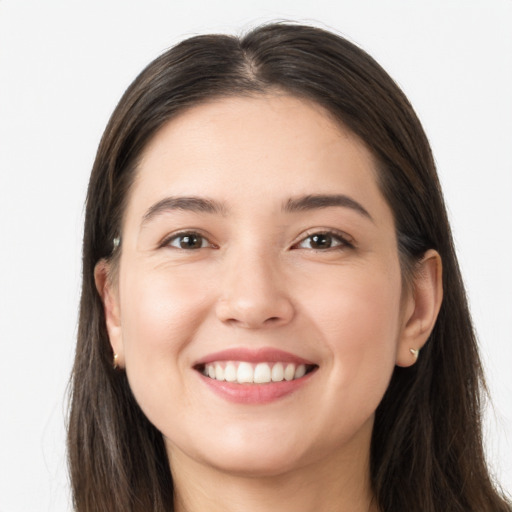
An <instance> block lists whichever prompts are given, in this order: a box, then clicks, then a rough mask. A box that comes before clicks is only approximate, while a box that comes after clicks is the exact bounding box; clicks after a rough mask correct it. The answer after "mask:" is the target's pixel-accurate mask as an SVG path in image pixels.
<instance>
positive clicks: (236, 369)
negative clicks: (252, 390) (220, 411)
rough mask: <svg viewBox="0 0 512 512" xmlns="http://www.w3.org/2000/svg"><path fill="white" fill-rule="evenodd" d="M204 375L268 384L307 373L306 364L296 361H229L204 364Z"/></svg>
mask: <svg viewBox="0 0 512 512" xmlns="http://www.w3.org/2000/svg"><path fill="white" fill-rule="evenodd" d="M202 373H203V375H205V376H207V377H210V379H215V380H219V381H227V382H238V383H239V384H253V383H254V384H267V383H269V382H282V381H283V380H286V381H291V380H294V379H300V378H302V377H304V375H306V373H307V368H306V365H305V364H299V365H296V364H294V363H258V364H256V365H254V364H251V363H248V362H245V361H240V362H238V361H228V362H226V363H224V362H215V363H208V364H205V365H204V368H203V370H202Z"/></svg>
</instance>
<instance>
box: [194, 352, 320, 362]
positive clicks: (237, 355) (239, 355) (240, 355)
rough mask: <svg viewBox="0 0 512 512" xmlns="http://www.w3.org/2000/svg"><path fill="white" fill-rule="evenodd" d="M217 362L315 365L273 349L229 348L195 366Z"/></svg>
mask: <svg viewBox="0 0 512 512" xmlns="http://www.w3.org/2000/svg"><path fill="white" fill-rule="evenodd" d="M215 361H246V362H248V363H295V364H305V365H313V364H315V363H313V362H311V361H308V360H307V359H304V358H302V357H299V356H296V355H295V354H292V353H290V352H285V351H284V350H279V349H276V348H271V347H264V348H257V349H256V348H247V347H238V348H229V349H226V350H221V351H219V352H213V353H211V354H208V355H206V356H205V357H202V358H201V359H199V360H198V361H196V362H195V363H194V366H200V365H205V364H208V363H213V362H215Z"/></svg>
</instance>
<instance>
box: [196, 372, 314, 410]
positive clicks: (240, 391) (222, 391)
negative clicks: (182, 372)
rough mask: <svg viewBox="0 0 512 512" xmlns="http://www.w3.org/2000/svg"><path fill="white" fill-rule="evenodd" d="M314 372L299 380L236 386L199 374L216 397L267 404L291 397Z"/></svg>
mask: <svg viewBox="0 0 512 512" xmlns="http://www.w3.org/2000/svg"><path fill="white" fill-rule="evenodd" d="M314 373H315V371H313V372H311V373H308V374H306V375H304V377H301V378H300V379H296V380H290V381H286V380H284V381H281V382H269V383H267V384H238V383H237V382H226V381H221V380H215V379H211V378H209V377H205V376H204V375H201V374H199V376H200V378H201V379H202V381H203V382H204V383H205V384H206V385H207V386H208V387H209V388H210V389H211V390H212V391H213V392H214V393H216V394H217V395H219V396H221V397H222V398H224V399H225V400H228V401H229V402H234V403H238V404H267V403H270V402H274V401H276V400H279V399H280V398H284V397H285V396H288V395H291V394H292V393H294V392H295V391H297V390H299V389H300V388H301V387H302V386H304V384H306V383H307V382H308V381H309V380H310V378H311V377H312V375H313V374H314Z"/></svg>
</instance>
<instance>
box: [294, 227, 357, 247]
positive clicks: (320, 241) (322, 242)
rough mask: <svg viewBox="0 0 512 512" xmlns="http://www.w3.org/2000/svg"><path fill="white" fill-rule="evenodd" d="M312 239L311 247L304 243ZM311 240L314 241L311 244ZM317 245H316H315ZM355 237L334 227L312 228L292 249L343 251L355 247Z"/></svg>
mask: <svg viewBox="0 0 512 512" xmlns="http://www.w3.org/2000/svg"><path fill="white" fill-rule="evenodd" d="M308 240H310V247H305V246H304V245H303V244H305V243H307V241H308ZM311 242H313V243H312V244H311ZM314 245H316V247H315V246H314ZM354 248H355V244H354V239H353V238H352V237H351V236H349V235H348V234H347V233H343V232H341V231H338V230H333V229H311V230H308V231H307V232H306V233H304V234H302V235H301V236H300V237H299V238H298V240H296V241H295V242H294V243H293V244H292V246H291V247H290V249H292V250H296V249H305V250H311V251H315V252H327V251H335V250H339V251H343V250H346V249H354Z"/></svg>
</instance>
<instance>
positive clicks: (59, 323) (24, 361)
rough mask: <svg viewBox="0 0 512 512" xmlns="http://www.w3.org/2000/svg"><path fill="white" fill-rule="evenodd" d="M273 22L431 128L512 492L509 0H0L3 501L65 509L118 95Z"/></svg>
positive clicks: (494, 440) (6, 511) (499, 461)
mask: <svg viewBox="0 0 512 512" xmlns="http://www.w3.org/2000/svg"><path fill="white" fill-rule="evenodd" d="M273 19H293V20H301V21H305V22H313V23H316V24H319V25H320V26H324V27H328V28H329V27H331V28H333V29H335V30H337V31H339V32H341V33H343V34H345V35H346V36H348V37H349V38H350V39H351V40H353V41H355V42H356V43H358V44H360V45H361V46H362V47H363V48H365V49H366V50H367V51H369V52H370V53H371V54H372V55H373V56H374V57H376V58H377V60H378V61H379V62H380V63H381V64H382V65H383V66H384V67H385V68H386V69H387V70H388V71H389V72H390V74H391V75H392V76H393V77H394V78H395V79H396V80H397V82H398V83H399V84H400V85H401V86H402V87H403V89H404V90H405V92H406V94H407V95H408V96H409V98H410V100H411V101H412V103H413V105H414V106H415V108H416V109H417V112H418V114H419V116H420V118H421V119H422V121H423V123H424V126H425V129H426V131H427V134H428V135H429V138H430V140H431V143H432V146H433V149H434V153H435V156H436V160H437V163H438V167H439V173H440V176H441V180H442V183H443V185H444V190H445V194H446V200H447V203H448V207H449V211H450V216H451V220H452V224H453V229H454V234H455V239H456V242H457V248H458V251H459V256H460V262H461V265H462V269H463V273H464V276H465V279H466V284H467V288H468V293H469V298H470V302H471V308H472V311H473V315H474V320H475V323H476V326H477V330H478V333H479V337H480V340H481V348H482V354H483V359H484V362H485V365H486V369H487V375H488V379H489V385H490V389H491V393H492V396H493V400H494V409H493V410H491V411H490V412H489V413H488V416H487V420H486V442H487V445H488V454H489V459H490V461H491V464H492V467H493V469H494V471H495V473H496V475H497V476H498V477H499V478H500V479H501V481H502V483H503V484H504V486H505V488H507V489H508V490H509V491H511V490H512V400H511V395H512V263H511V261H512V1H511V0H473V1H471V0H457V1H455V0H430V1H429V2H425V1H423V0H421V1H419V0H418V1H411V0H408V1H406V0H403V1H400V0H380V1H373V2H372V1H369V0H346V1H343V0H337V1H334V0H331V1H325V0H314V1H312V2H306V1H299V0H258V1H241V0H239V1H232V0H218V1H208V0H187V1H181V0H174V1H163V0H161V1H157V0H144V1H142V0H141V1H127V0H116V1H108V0H107V1H105V0H89V1H87V2H78V1H71V0H66V1H64V0H63V1H56V0H45V1H39V0H26V1H24V0H11V1H9V0H0V244H1V245H0V415H1V416H0V511H1V512H27V511H29V512H38V511H57V512H59V511H65V510H70V506H69V490H68V481H67V474H66V456H65V447H64V439H65V430H64V422H65V408H66V407H65V393H66V384H67V380H68V375H69V371H70V367H71V361H72V354H73V350H74V347H73V345H74V338H75V334H76V322H77V307H78V306H77V305H78V299H79V280H80V240H81V230H82V220H83V219H82V217H83V203H84V196H85V190H86V185H87V180H88V175H89V171H90V168H91V165H92V161H93V158H94V154H95V150H96V147H97V144H98V141H99V138H100V136H101V133H102V131H103V128H104V126H105V124H106V121H107V119H108V117H109V115H110V113H111V111H112V110H113V108H114V106H115V104H116V102H117V101H118V99H119V97H120V95H121V94H122V92H123V91H124V89H125V88H126V87H127V85H128V84H129V83H130V81H131V80H132V79H133V78H134V77H135V75H136V74H137V73H138V72H139V71H140V70H141V69H142V67H143V66H144V65H145V64H147V63H148V62H149V61H150V60H151V59H152V58H154V57H155V56H156V55H158V54H159V53H160V52H161V51H163V50H164V49H166V48H167V47H169V46H171V45H172V44H174V43H176V42H177V41H179V40H180V39H182V38H184V37H186V36H189V35H193V34H197V33H204V32H212V31H221V32H225V31H227V32H236V31H239V30H241V29H246V28H249V27H251V26H253V25H255V24H258V23H260V22H264V21H268V20H273Z"/></svg>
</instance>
